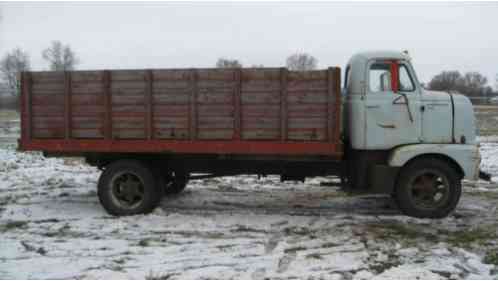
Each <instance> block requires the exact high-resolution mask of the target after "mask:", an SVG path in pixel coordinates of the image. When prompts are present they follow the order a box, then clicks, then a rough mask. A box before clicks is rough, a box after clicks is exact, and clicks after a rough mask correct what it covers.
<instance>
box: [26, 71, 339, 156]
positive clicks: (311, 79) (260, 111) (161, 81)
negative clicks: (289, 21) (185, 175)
mask: <svg viewBox="0 0 498 281" xmlns="http://www.w3.org/2000/svg"><path fill="white" fill-rule="evenodd" d="M30 75H32V78H33V79H32V80H31V81H32V83H29V81H30V79H28V78H29V76H30ZM22 77H23V79H22V93H23V116H24V117H23V136H24V137H23V141H22V142H23V143H25V144H27V143H29V142H30V141H34V140H36V139H40V140H41V139H47V140H56V139H65V140H79V139H86V140H92V139H93V140H103V139H105V140H115V142H118V141H119V140H152V139H158V140H162V141H163V142H166V143H167V142H171V141H187V140H189V141H213V143H214V141H232V142H235V143H243V142H257V143H266V144H268V145H269V144H272V143H273V144H274V145H281V144H282V143H284V142H306V143H309V144H313V143H315V142H316V143H317V144H318V143H331V144H334V145H333V146H328V148H329V150H330V151H329V154H334V153H337V152H338V149H339V147H340V146H339V145H338V144H339V143H340V141H339V129H340V111H339V110H340V104H341V103H340V70H339V68H329V69H326V70H317V71H308V72H294V71H288V70H287V69H285V68H249V69H158V70H112V71H74V72H66V73H65V72H32V73H24V74H23V76H22ZM31 116H32V119H30V117H31ZM30 127H31V128H32V129H31V130H32V132H33V134H32V138H31V137H30V135H29V130H30V129H29V128H30ZM38 143H40V142H38ZM42 143H43V142H42ZM95 143H96V144H97V143H101V142H95ZM208 143H209V142H208ZM277 143H278V144H277ZM92 149H95V148H94V147H93V148H92ZM129 150H133V148H129ZM251 153H257V152H256V151H252V152H251ZM296 153H300V152H297V151H296ZM323 153H324V154H328V153H325V152H324V151H322V152H321V154H323Z"/></svg>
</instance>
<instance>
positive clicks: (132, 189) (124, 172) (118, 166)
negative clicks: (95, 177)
mask: <svg viewBox="0 0 498 281" xmlns="http://www.w3.org/2000/svg"><path fill="white" fill-rule="evenodd" d="M98 196H99V200H100V203H101V204H102V206H103V207H104V209H105V210H106V211H107V212H108V213H109V214H111V215H114V216H129V215H136V214H146V213H150V212H151V211H152V210H154V208H156V207H157V206H158V205H159V202H160V200H161V197H162V189H161V188H158V187H157V184H156V181H155V178H154V175H153V173H152V171H151V169H150V168H149V167H148V166H147V165H146V164H145V163H142V162H140V161H136V160H118V161H116V162H113V163H111V164H110V165H108V166H107V167H106V168H105V170H104V172H103V173H102V175H101V176H100V179H99V183H98Z"/></svg>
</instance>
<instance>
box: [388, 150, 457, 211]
mask: <svg viewBox="0 0 498 281" xmlns="http://www.w3.org/2000/svg"><path fill="white" fill-rule="evenodd" d="M461 193H462V185H461V181H460V175H459V174H458V173H457V171H456V170H455V168H454V167H452V165H450V164H449V163H447V162H445V161H443V160H440V159H437V158H425V159H419V160H415V161H414V162H412V163H409V164H408V165H407V166H405V167H403V168H402V170H401V173H400V174H399V176H398V180H397V187H396V193H395V198H396V201H397V203H398V206H399V208H400V209H401V211H402V212H403V213H404V214H405V215H408V216H412V217H417V218H444V217H446V216H448V214H450V213H451V212H452V211H453V210H454V209H455V208H456V206H457V204H458V201H459V200H460V196H461Z"/></svg>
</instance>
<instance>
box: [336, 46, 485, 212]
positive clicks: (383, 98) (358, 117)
mask: <svg viewBox="0 0 498 281" xmlns="http://www.w3.org/2000/svg"><path fill="white" fill-rule="evenodd" d="M343 97H344V111H343V113H344V116H343V117H344V118H343V120H345V121H344V122H345V123H344V125H343V128H344V139H345V143H346V146H347V149H348V151H347V153H346V154H347V155H348V157H347V159H348V161H349V162H350V168H349V169H348V170H349V173H350V175H349V177H348V178H349V179H350V181H351V185H352V187H353V188H358V189H361V188H365V185H370V186H372V188H374V189H375V188H376V189H379V192H382V193H385V192H386V188H387V189H388V192H389V191H390V193H392V194H393V195H394V196H396V197H397V199H398V201H401V202H398V203H399V205H400V207H401V208H402V209H403V206H402V205H405V206H408V207H405V208H408V209H405V210H404V211H405V212H406V213H409V214H411V215H414V216H418V217H441V216H446V215H447V214H448V213H449V212H450V211H452V210H453V209H454V208H455V206H456V204H457V203H458V200H459V197H460V193H461V184H460V181H461V179H463V178H465V179H469V180H476V179H477V177H478V175H479V163H480V155H479V148H478V143H477V141H476V135H475V132H476V130H475V118H474V112H473V107H472V104H471V102H470V100H469V99H468V98H467V97H465V96H463V95H460V94H456V93H446V92H434V91H427V90H425V89H423V88H422V87H421V85H420V83H419V82H418V79H417V76H416V74H415V71H414V69H413V66H412V64H411V62H410V57H409V56H408V55H406V54H404V53H400V52H385V51H383V52H365V53H359V54H356V55H354V56H353V57H352V58H351V59H350V61H349V62H348V64H347V67H346V69H345V81H344V94H343ZM362 171H365V172H362ZM361 173H366V174H364V175H362V174H361ZM448 174H451V175H448ZM402 185H407V187H402ZM404 189H410V190H404ZM438 196H439V197H438ZM400 197H402V198H400ZM410 200H411V202H407V201H410ZM417 204H418V205H417ZM417 208H418V209H417Z"/></svg>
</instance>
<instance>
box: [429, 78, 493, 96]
mask: <svg viewBox="0 0 498 281" xmlns="http://www.w3.org/2000/svg"><path fill="white" fill-rule="evenodd" d="M487 83H488V79H487V78H486V77H485V76H484V75H482V74H480V73H479V72H467V73H465V74H464V75H461V74H460V72H458V71H443V72H441V73H439V74H438V75H436V76H434V77H433V78H432V80H431V82H429V89H430V90H436V91H457V92H460V93H462V94H464V95H466V96H469V97H484V98H486V97H488V96H489V95H490V93H491V92H492V89H491V87H489V86H487Z"/></svg>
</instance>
